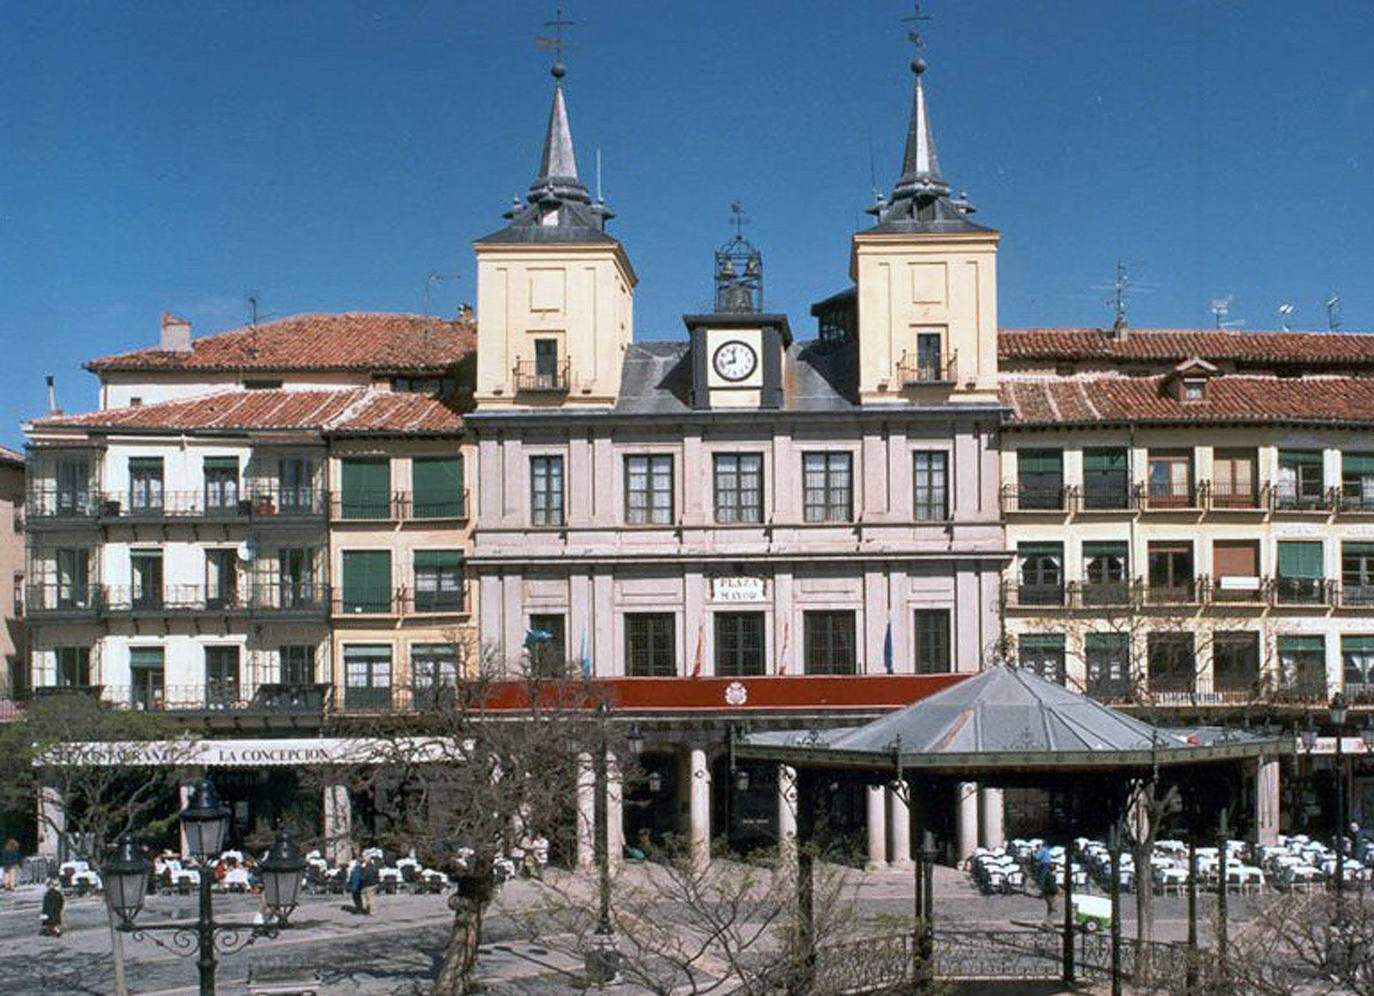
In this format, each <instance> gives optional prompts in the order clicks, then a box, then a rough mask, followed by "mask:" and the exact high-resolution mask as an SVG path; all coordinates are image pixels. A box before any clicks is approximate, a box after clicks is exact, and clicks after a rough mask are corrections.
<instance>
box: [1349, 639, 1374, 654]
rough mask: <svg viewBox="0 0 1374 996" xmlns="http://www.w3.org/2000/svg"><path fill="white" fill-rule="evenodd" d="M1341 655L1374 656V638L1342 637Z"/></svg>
mask: <svg viewBox="0 0 1374 996" xmlns="http://www.w3.org/2000/svg"><path fill="white" fill-rule="evenodd" d="M1341 653H1343V654H1374V636H1343V637H1341Z"/></svg>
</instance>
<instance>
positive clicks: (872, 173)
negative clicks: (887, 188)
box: [868, 124, 883, 204]
mask: <svg viewBox="0 0 1374 996" xmlns="http://www.w3.org/2000/svg"><path fill="white" fill-rule="evenodd" d="M868 185H869V187H871V188H872V190H873V202H874V203H875V204H876V203H877V202H878V201H879V200H881V199H882V196H883V192H882V191H881V190H879V189H878V168H877V167H876V166H875V165H874V164H873V125H871V124H870V125H869V126H868Z"/></svg>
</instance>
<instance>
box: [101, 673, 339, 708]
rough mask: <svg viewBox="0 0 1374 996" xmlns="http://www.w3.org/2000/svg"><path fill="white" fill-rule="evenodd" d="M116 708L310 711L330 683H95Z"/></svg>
mask: <svg viewBox="0 0 1374 996" xmlns="http://www.w3.org/2000/svg"><path fill="white" fill-rule="evenodd" d="M92 687H93V688H95V689H96V693H97V694H98V695H99V696H100V698H101V699H102V700H103V701H105V702H108V703H109V704H111V705H113V706H115V707H116V708H124V709H133V710H137V711H140V712H191V713H201V714H209V715H214V714H218V713H240V714H242V713H255V714H273V715H275V714H286V715H309V714H319V713H322V712H323V711H324V709H325V707H326V706H327V705H328V703H329V698H330V686H329V685H318V684H307V685H285V684H264V685H258V686H257V687H256V688H254V689H252V690H250V689H248V688H246V687H244V686H242V685H240V684H238V683H237V682H213V681H212V682H209V683H207V684H199V685H146V684H145V685H105V686H92Z"/></svg>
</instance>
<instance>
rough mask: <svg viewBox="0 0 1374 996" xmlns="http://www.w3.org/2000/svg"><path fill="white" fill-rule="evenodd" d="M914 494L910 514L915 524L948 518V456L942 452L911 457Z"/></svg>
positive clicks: (936, 451)
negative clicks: (914, 480) (914, 479)
mask: <svg viewBox="0 0 1374 996" xmlns="http://www.w3.org/2000/svg"><path fill="white" fill-rule="evenodd" d="M913 460H914V464H915V474H916V492H915V495H914V501H913V505H912V514H913V516H914V517H915V519H916V521H917V522H943V521H944V520H945V519H948V518H949V463H948V461H949V455H948V454H947V453H945V452H943V451H942V450H930V451H922V452H917V453H916V454H914V456H913Z"/></svg>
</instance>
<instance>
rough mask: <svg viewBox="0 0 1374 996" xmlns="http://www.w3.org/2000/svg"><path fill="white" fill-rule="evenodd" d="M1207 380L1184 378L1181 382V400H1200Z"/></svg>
mask: <svg viewBox="0 0 1374 996" xmlns="http://www.w3.org/2000/svg"><path fill="white" fill-rule="evenodd" d="M1206 385H1207V382H1206V381H1204V380H1185V381H1184V382H1183V400H1184V401H1201V400H1202V398H1203V394H1204V391H1205V388H1206Z"/></svg>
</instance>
